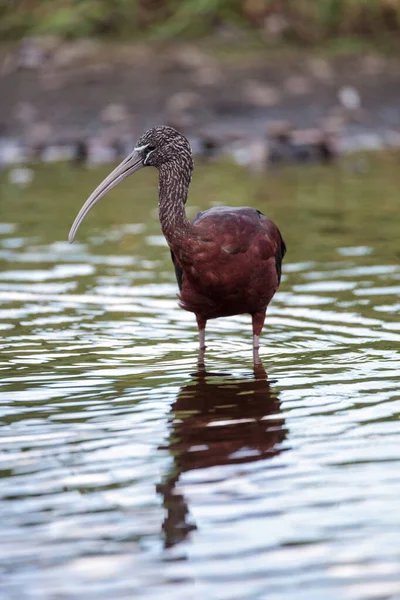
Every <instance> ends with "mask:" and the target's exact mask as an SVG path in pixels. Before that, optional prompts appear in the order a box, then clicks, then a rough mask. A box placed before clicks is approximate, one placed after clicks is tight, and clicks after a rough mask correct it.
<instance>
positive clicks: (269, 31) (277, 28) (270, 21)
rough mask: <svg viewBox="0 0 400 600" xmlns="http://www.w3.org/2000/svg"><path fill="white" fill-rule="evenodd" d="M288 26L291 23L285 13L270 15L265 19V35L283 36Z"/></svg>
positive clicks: (275, 37) (269, 36)
mask: <svg viewBox="0 0 400 600" xmlns="http://www.w3.org/2000/svg"><path fill="white" fill-rule="evenodd" d="M288 27H289V23H288V21H287V19H285V17H284V16H283V15H279V14H272V15H269V16H268V17H267V18H266V19H265V21H264V33H265V37H267V38H274V39H279V38H281V37H282V36H283V34H284V33H285V31H286V30H287V29H288Z"/></svg>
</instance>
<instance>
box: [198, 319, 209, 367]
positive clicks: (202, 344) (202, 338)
mask: <svg viewBox="0 0 400 600" xmlns="http://www.w3.org/2000/svg"><path fill="white" fill-rule="evenodd" d="M196 321H197V327H198V328H199V358H198V362H199V364H203V363H204V351H205V349H206V324H207V320H206V319H203V318H202V317H200V316H199V315H196Z"/></svg>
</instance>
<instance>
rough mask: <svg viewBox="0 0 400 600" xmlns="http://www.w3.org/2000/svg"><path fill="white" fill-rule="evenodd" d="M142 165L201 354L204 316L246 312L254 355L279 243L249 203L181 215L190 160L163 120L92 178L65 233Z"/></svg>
mask: <svg viewBox="0 0 400 600" xmlns="http://www.w3.org/2000/svg"><path fill="white" fill-rule="evenodd" d="M144 166H154V167H156V168H158V171H159V218H160V223H161V228H162V231H163V234H164V236H165V238H166V240H167V243H168V245H169V247H170V249H171V256H172V260H173V263H174V265H175V272H176V277H177V281H178V284H179V289H180V296H179V297H180V305H181V306H182V308H184V309H185V310H188V311H190V312H193V313H195V315H196V319H197V324H198V328H199V334H200V350H201V356H200V358H201V359H202V358H203V352H204V347H205V346H204V331H205V326H206V323H207V321H208V320H209V319H214V318H217V317H226V316H230V315H236V314H243V313H249V314H250V315H251V316H252V323H253V351H254V361H255V362H259V355H258V346H259V335H260V333H261V330H262V327H263V324H264V319H265V313H266V309H267V307H268V304H269V303H270V301H271V300H272V297H273V296H274V294H275V292H276V290H277V289H278V286H279V282H280V277H281V265H282V259H283V256H284V254H285V251H286V247H285V243H284V241H283V239H282V236H281V234H280V232H279V230H278V228H277V227H276V225H274V223H273V222H272V221H270V220H269V219H267V218H266V217H265V216H264V215H263V214H262V213H260V212H259V211H257V210H256V209H254V208H247V207H244V208H225V207H217V208H211V209H209V210H207V211H205V212H201V213H198V214H197V215H196V217H195V218H194V219H193V221H189V220H188V219H187V218H186V213H185V204H186V200H187V192H188V187H189V184H190V180H191V176H192V171H193V160H192V153H191V149H190V145H189V142H188V141H187V139H186V138H185V137H184V136H183V135H181V134H180V133H178V132H177V131H175V129H172V128H171V127H156V128H154V129H150V130H149V131H147V132H146V133H145V134H144V135H143V136H142V137H141V138H140V139H139V141H138V143H137V146H136V148H135V150H134V151H133V152H132V153H131V154H130V155H129V156H128V157H127V158H126V159H125V160H124V161H123V162H122V163H121V164H120V165H119V166H118V167H117V168H116V169H115V170H114V171H113V172H112V173H111V174H110V175H109V176H108V177H107V178H106V179H105V180H104V181H103V182H102V183H101V184H100V185H99V186H98V188H97V189H96V190H95V191H94V192H93V194H92V195H91V196H90V197H89V199H88V200H87V201H86V203H85V204H84V206H83V207H82V209H81V211H80V212H79V214H78V216H77V218H76V219H75V221H74V224H73V226H72V228H71V232H70V236H69V240H70V242H72V241H73V239H74V237H75V233H76V231H77V229H78V227H79V225H80V223H81V222H82V220H83V218H84V217H85V215H86V214H87V213H88V212H89V210H90V209H91V208H92V206H93V205H94V204H95V203H96V202H97V201H98V200H99V199H100V198H101V197H102V196H103V195H104V194H106V193H107V192H108V191H109V190H110V189H111V188H112V187H114V186H115V185H116V184H117V183H119V182H120V181H122V179H124V178H125V177H127V176H128V175H130V174H132V173H134V172H136V171H137V170H139V169H140V168H142V167H144Z"/></svg>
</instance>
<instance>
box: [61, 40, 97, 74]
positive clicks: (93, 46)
mask: <svg viewBox="0 0 400 600" xmlns="http://www.w3.org/2000/svg"><path fill="white" fill-rule="evenodd" d="M98 51H99V44H98V43H97V42H96V41H95V40H89V39H83V40H75V41H73V42H64V43H63V44H62V45H60V47H59V48H58V49H57V50H56V51H55V52H54V54H53V59H52V62H53V64H54V66H56V67H59V68H63V67H69V66H70V65H71V64H73V63H75V62H79V61H82V60H83V59H87V58H90V57H94V56H95V55H96V53H98Z"/></svg>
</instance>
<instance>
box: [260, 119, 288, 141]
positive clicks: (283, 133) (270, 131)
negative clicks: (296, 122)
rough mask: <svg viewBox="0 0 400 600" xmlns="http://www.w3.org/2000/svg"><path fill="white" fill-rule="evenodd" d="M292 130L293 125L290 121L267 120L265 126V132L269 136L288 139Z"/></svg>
mask: <svg viewBox="0 0 400 600" xmlns="http://www.w3.org/2000/svg"><path fill="white" fill-rule="evenodd" d="M292 131H293V125H292V124H291V123H290V121H283V120H282V121H269V122H268V123H267V127H266V133H267V135H268V136H269V137H271V138H277V139H278V138H282V139H283V138H285V139H288V138H289V137H290V135H291V133H292Z"/></svg>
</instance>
